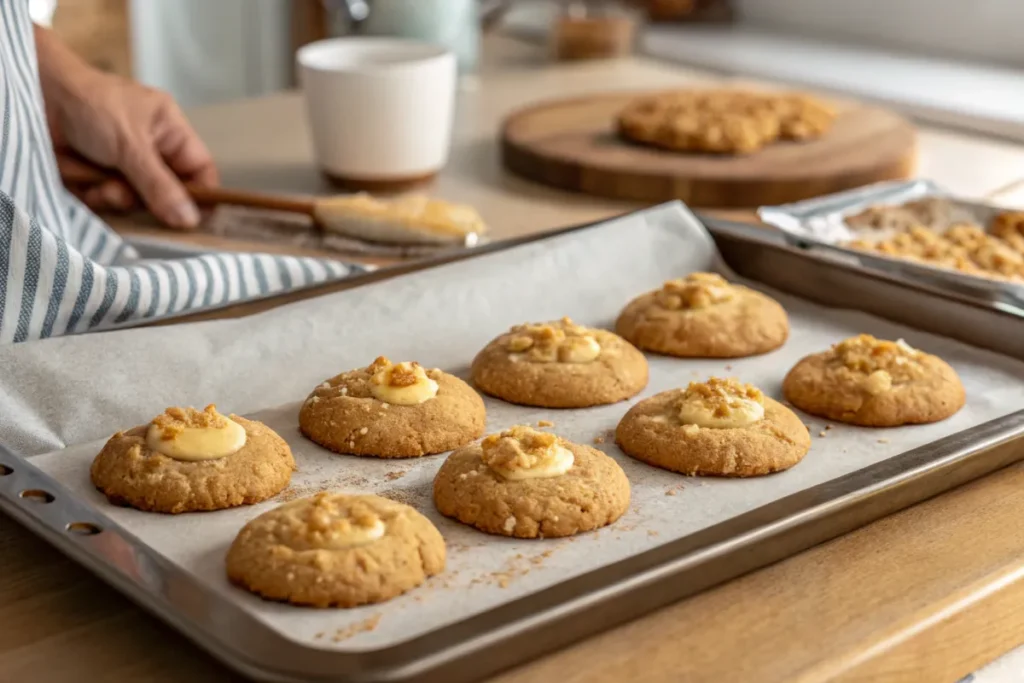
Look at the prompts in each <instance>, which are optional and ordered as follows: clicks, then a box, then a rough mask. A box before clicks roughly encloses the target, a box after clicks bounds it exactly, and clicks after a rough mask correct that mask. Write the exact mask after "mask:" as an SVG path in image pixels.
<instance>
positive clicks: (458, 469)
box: [434, 426, 629, 538]
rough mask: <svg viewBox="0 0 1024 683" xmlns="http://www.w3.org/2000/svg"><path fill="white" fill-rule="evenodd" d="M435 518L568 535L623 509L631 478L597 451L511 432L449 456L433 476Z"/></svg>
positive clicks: (526, 430) (523, 430) (525, 534)
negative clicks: (439, 514)
mask: <svg viewBox="0 0 1024 683" xmlns="http://www.w3.org/2000/svg"><path fill="white" fill-rule="evenodd" d="M434 504H435V505H437V509H438V510H439V511H440V512H441V514H443V515H446V516H448V517H453V518H455V519H457V520H459V521H460V522H462V523H464V524H468V525H470V526H473V527H476V528H477V529H480V530H481V531H486V532H487V533H489V534H499V535H502V536H515V537H517V538H542V537H548V538H550V537H557V536H571V535H573V534H577V533H580V532H581V531H590V530H591V529H596V528H598V527H602V526H605V525H606V524H611V523H612V522H614V521H615V520H617V519H618V518H619V517H621V516H622V514H623V513H624V512H625V511H626V509H627V508H628V507H629V480H628V479H626V474H625V473H624V472H623V471H622V468H621V467H619V464H618V463H617V462H615V461H614V460H613V459H612V458H610V457H608V456H607V455H605V454H604V453H602V452H601V451H599V450H597V449H594V448H591V447H590V446H582V445H580V444H576V443H572V442H571V441H566V440H565V439H561V438H559V437H557V436H555V435H554V434H549V433H547V432H538V431H536V430H534V429H531V428H530V427H523V426H517V427H512V428H511V429H509V430H506V431H504V432H501V433H500V434H492V435H491V436H488V437H487V438H486V439H484V440H483V441H482V442H481V443H476V444H472V445H469V446H466V447H465V448H460V449H459V450H457V451H455V452H454V453H452V454H451V455H450V456H448V459H447V460H445V461H444V464H443V465H441V469H440V470H439V471H438V473H437V476H436V477H435V478H434Z"/></svg>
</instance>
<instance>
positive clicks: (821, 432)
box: [818, 429, 828, 436]
mask: <svg viewBox="0 0 1024 683" xmlns="http://www.w3.org/2000/svg"><path fill="white" fill-rule="evenodd" d="M826 434H828V432H827V431H825V430H824V429H823V430H821V431H820V432H818V436H825V435H826Z"/></svg>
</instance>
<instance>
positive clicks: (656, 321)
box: [615, 273, 789, 358]
mask: <svg viewBox="0 0 1024 683" xmlns="http://www.w3.org/2000/svg"><path fill="white" fill-rule="evenodd" d="M615 331H616V332H618V333H619V334H620V335H622V336H623V337H624V338H626V339H628V340H629V341H631V342H632V343H633V344H635V345H636V346H637V347H638V348H641V349H645V350H647V351H654V352H655V353H662V354H666V355H669V356H680V357H683V358H738V357H741V356H754V355H757V354H761V353H767V352H768V351H771V350H773V349H777V348H779V347H780V346H782V345H783V344H784V343H785V342H786V339H787V337H789V320H788V318H787V317H786V311H785V309H783V308H782V306H780V305H779V303H778V302H777V301H775V299H772V298H771V297H768V296H766V295H764V294H761V293H760V292H757V291H754V290H753V289H749V288H747V287H744V286H742V285H734V284H730V283H728V282H726V281H725V279H723V278H722V276H721V275H717V274H715V273H691V274H690V275H687V276H686V277H685V278H681V279H678V280H669V281H668V282H666V283H665V284H664V286H662V288H661V289H657V290H654V291H653V292H648V293H646V294H643V295H641V296H639V297H637V298H636V299H633V301H631V302H629V304H628V305H627V306H626V308H625V309H623V311H622V313H621V314H619V319H618V321H617V322H616V323H615Z"/></svg>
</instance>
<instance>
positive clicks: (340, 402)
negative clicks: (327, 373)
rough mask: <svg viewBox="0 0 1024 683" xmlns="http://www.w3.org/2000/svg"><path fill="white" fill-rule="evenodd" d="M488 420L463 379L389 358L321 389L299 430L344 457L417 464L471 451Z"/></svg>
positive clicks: (313, 395) (312, 397) (316, 391)
mask: <svg viewBox="0 0 1024 683" xmlns="http://www.w3.org/2000/svg"><path fill="white" fill-rule="evenodd" d="M485 419H486V412H485V410H484V402H483V399H481V398H480V396H479V395H477V393H476V392H475V391H473V389H472V388H470V386H469V385H468V384H466V383H465V382H463V381H462V380H461V379H459V378H458V377H455V376H454V375H449V374H448V373H446V372H441V371H440V370H438V369H437V368H434V369H432V370H424V369H423V368H422V367H420V364H419V363H415V362H404V363H392V362H391V361H389V360H388V359H387V358H384V357H383V356H381V357H380V358H377V360H375V361H373V363H371V364H370V365H369V366H368V367H365V368H359V369H357V370H350V371H349V372H344V373H342V374H340V375H337V376H335V377H332V378H330V379H329V380H327V381H325V382H324V383H323V384H321V385H320V386H318V387H317V388H316V389H314V390H313V393H311V394H310V395H309V397H308V398H307V399H306V401H305V403H303V404H302V408H301V409H300V410H299V429H301V430H302V433H303V434H305V435H306V436H307V437H309V439H310V440H312V441H314V442H316V443H318V444H320V445H321V446H323V447H324V448H329V449H330V450H332V451H335V452H336V453H345V454H350V455H369V456H374V457H378V458H414V457H418V456H421V455H430V454H432V453H443V452H445V451H450V450H451V449H453V448H458V447H459V446H462V445H464V444H466V443H469V442H470V441H472V440H473V439H476V438H478V437H479V436H480V435H481V434H483V433H484V421H485Z"/></svg>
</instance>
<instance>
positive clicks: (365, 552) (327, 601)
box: [226, 493, 445, 607]
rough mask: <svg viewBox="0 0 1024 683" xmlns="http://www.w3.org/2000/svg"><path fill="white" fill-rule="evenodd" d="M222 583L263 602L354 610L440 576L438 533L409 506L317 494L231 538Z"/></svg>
mask: <svg viewBox="0 0 1024 683" xmlns="http://www.w3.org/2000/svg"><path fill="white" fill-rule="evenodd" d="M226 563H227V573H228V579H229V580H230V581H231V582H232V583H234V584H235V585H238V586H241V587H242V588H245V589H246V590H248V591H251V592H253V593H255V594H257V595H259V596H260V597H262V598H264V599H267V600H280V601H284V602H290V603H292V604H294V605H310V606H313V607H356V606H358V605H365V604H369V603H375V602H383V601H385V600H390V599H391V598H393V597H395V596H396V595H400V594H402V593H404V592H406V591H407V590H410V589H412V588H415V587H416V586H418V585H420V584H421V583H423V582H424V581H426V580H427V578H429V577H431V576H433V575H435V574H440V573H441V572H442V571H444V563H445V547H444V539H443V538H441V534H440V532H438V530H437V529H436V528H435V527H434V525H433V524H431V523H430V520H428V519H427V518H426V517H424V516H423V515H421V514H420V513H418V512H416V510H414V509H412V508H411V507H409V506H408V505H404V504H402V503H397V502H395V501H393V500H388V499H387V498H381V497H379V496H347V495H343V494H340V493H318V494H316V495H315V496H310V497H308V498H301V499H299V500H294V501H292V502H290V503H285V504H284V505H281V506H278V507H276V508H274V509H273V510H269V511H268V512H264V513H263V514H262V515H260V516H259V517H257V518H256V519H254V520H252V521H251V522H249V523H248V524H246V525H245V526H244V527H242V530H241V531H240V532H238V536H237V537H236V538H235V541H234V543H232V544H231V548H230V549H229V550H228V555H227V560H226Z"/></svg>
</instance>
